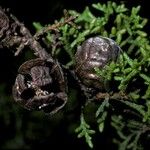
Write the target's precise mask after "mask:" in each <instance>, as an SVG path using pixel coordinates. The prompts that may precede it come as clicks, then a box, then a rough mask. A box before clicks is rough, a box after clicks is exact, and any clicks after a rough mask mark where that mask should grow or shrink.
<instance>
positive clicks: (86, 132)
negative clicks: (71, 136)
mask: <svg viewBox="0 0 150 150" xmlns="http://www.w3.org/2000/svg"><path fill="white" fill-rule="evenodd" d="M93 11H95V12H96V13H95V12H93ZM139 11H140V6H137V7H133V8H132V9H131V10H129V9H128V8H126V7H125V5H124V4H120V5H118V4H116V3H115V2H110V1H109V2H107V3H105V4H101V3H97V4H93V5H92V9H91V7H88V6H87V7H86V8H85V10H84V11H83V12H82V13H78V12H76V11H74V10H70V11H69V14H70V15H72V16H77V17H76V19H75V21H74V22H75V26H72V25H70V24H66V25H64V26H61V27H60V28H59V34H60V35H59V38H58V39H59V42H61V47H54V48H53V49H52V54H55V55H56V57H57V56H58V55H59V53H62V52H64V53H67V54H68V56H69V58H68V60H67V62H65V63H64V64H63V65H64V66H65V67H66V68H69V67H72V66H73V65H74V54H75V52H76V49H77V47H78V46H79V45H80V44H81V43H82V42H83V41H84V40H85V39H86V38H88V37H90V36H105V37H109V38H112V39H113V40H115V41H116V42H117V43H118V45H120V47H121V49H122V51H121V53H120V56H119V58H118V60H117V62H116V63H115V62H110V64H108V65H107V66H105V68H104V69H103V70H102V69H101V70H100V69H99V68H95V73H96V74H97V75H98V76H100V77H101V78H103V79H104V80H106V81H114V83H115V85H117V88H116V90H115V92H116V91H117V92H118V93H120V92H122V93H125V95H126V97H128V100H124V98H120V99H119V100H118V99H116V100H117V103H119V105H121V106H122V105H123V106H122V107H123V108H122V110H119V111H120V112H119V115H118V116H117V113H118V110H117V109H118V108H116V107H115V106H114V104H115V103H116V100H112V99H111V94H112V93H113V92H114V91H113V89H111V90H112V91H111V93H109V94H110V97H105V98H104V101H103V102H102V103H101V104H100V106H99V107H98V109H97V111H96V113H95V114H96V115H95V118H96V120H97V124H98V128H99V131H100V132H105V128H104V127H105V120H106V118H107V116H108V113H109V112H108V109H112V108H113V109H112V110H113V112H112V114H111V120H110V124H111V125H112V127H113V128H114V129H116V132H117V134H118V137H119V138H118V139H113V140H114V141H115V143H116V144H117V145H118V149H119V150H125V149H132V150H135V149H141V148H142V147H140V146H139V144H140V139H141V135H142V134H144V133H146V131H148V130H150V129H149V126H150V72H149V69H150V43H149V37H148V35H147V33H146V32H145V31H144V29H143V28H144V26H145V25H146V23H147V19H145V18H142V17H141V16H140V15H139ZM95 14H96V15H95ZM62 20H63V18H62ZM62 20H61V21H62ZM34 26H35V28H36V29H37V30H40V29H41V25H40V24H37V23H34ZM53 36H54V34H53V33H52V31H49V32H48V33H47V37H46V38H47V39H49V40H48V42H49V43H50V44H51V43H52V37H53ZM107 94H108V93H107ZM110 106H111V107H110ZM85 107H86V106H85ZM124 111H125V112H126V111H127V112H129V113H131V114H134V115H135V116H134V117H133V118H132V119H130V118H128V117H126V118H124V115H125V114H124ZM125 116H126V115H125ZM129 116H130V115H129ZM125 130H127V132H125ZM76 132H77V133H78V137H79V138H80V137H85V139H86V142H87V143H88V145H89V147H91V148H93V144H92V141H91V138H92V137H91V134H93V133H95V131H94V130H92V129H90V125H89V124H88V123H86V121H85V119H84V114H81V118H80V126H79V127H78V128H77V129H76Z"/></svg>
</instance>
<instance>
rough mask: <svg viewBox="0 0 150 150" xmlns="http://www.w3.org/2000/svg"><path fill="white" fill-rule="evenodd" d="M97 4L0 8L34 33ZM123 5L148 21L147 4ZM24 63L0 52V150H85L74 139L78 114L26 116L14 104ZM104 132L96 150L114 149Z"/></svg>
mask: <svg viewBox="0 0 150 150" xmlns="http://www.w3.org/2000/svg"><path fill="white" fill-rule="evenodd" d="M96 2H106V0H100V1H98V0H74V1H73V0H69V1H68V0H49V1H48V0H36V1H34V0H29V1H28V0H0V5H1V6H2V8H10V10H11V12H12V13H13V14H14V15H15V16H16V17H17V18H18V19H19V20H20V21H22V22H23V23H24V24H25V25H26V27H28V28H29V29H30V31H31V32H32V33H34V32H35V31H34V28H33V26H32V22H34V21H36V22H40V23H41V24H43V25H45V24H49V23H50V24H52V23H53V22H54V20H57V19H58V20H59V19H60V18H61V17H62V16H63V10H64V9H67V10H68V9H73V10H76V11H79V12H82V11H83V10H84V8H85V6H90V5H91V4H92V3H96ZM116 2H117V3H119V1H116ZM122 2H124V3H125V4H126V6H127V7H128V8H131V7H133V6H137V5H140V6H141V11H140V14H141V16H142V17H144V18H148V19H149V18H150V12H149V4H148V1H143V0H125V1H122ZM149 25H150V24H149V23H148V24H147V26H146V27H145V30H146V31H147V33H149V29H150V28H149ZM24 59H25V53H23V54H22V55H21V56H18V57H14V56H13V53H12V52H11V51H10V50H7V49H0V149H33V148H40V149H41V148H43V149H51V150H53V149H57V148H61V149H78V150H80V149H88V147H87V146H86V144H85V142H84V140H80V139H77V136H76V134H75V133H74V129H75V128H76V127H77V126H78V124H79V115H78V112H74V115H70V114H69V113H66V112H65V110H64V112H59V113H58V114H56V115H54V116H52V117H49V116H47V115H45V114H44V113H41V112H28V111H26V110H24V109H23V108H20V107H19V106H18V105H16V104H15V103H14V101H13V99H12V96H11V88H12V85H13V83H14V80H15V77H16V74H17V68H18V67H19V65H21V62H22V61H23V60H24ZM72 91H73V90H72ZM74 104H75V105H76V103H74ZM70 107H72V105H71V104H67V106H66V109H67V110H71V108H70ZM91 120H92V119H91ZM93 127H94V125H93ZM107 128H108V130H107V131H106V132H105V134H101V135H100V134H99V135H97V136H95V138H94V144H95V146H96V147H95V149H100V148H101V149H102V147H104V149H113V150H114V149H116V148H115V147H112V145H111V142H110V139H111V137H113V131H112V130H111V129H109V127H107ZM46 147H47V148H46Z"/></svg>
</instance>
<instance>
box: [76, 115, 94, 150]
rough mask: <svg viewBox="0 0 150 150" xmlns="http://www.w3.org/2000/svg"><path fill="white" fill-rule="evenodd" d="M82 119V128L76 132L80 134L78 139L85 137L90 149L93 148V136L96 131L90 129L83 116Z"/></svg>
mask: <svg viewBox="0 0 150 150" xmlns="http://www.w3.org/2000/svg"><path fill="white" fill-rule="evenodd" d="M80 119H81V120H80V126H79V127H78V128H76V130H75V132H76V133H78V138H81V137H85V140H86V143H87V144H88V145H89V147H90V148H93V143H92V140H91V139H92V138H91V135H92V134H94V133H95V131H94V130H91V129H90V126H89V125H88V124H87V123H86V121H85V119H84V115H83V114H81V117H80Z"/></svg>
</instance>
